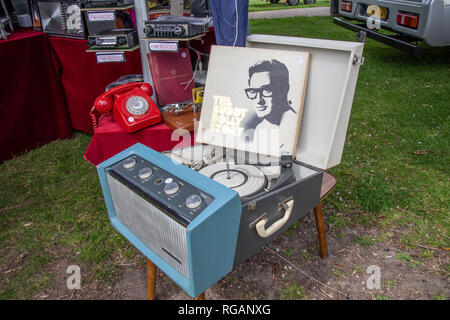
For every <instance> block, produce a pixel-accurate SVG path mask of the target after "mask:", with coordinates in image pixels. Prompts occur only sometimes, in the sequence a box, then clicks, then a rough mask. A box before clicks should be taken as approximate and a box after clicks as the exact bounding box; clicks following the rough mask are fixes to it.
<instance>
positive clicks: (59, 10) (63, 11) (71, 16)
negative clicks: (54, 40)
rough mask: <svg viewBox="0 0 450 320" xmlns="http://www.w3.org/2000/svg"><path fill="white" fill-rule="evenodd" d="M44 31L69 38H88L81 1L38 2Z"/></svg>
mask: <svg viewBox="0 0 450 320" xmlns="http://www.w3.org/2000/svg"><path fill="white" fill-rule="evenodd" d="M38 7H39V14H40V19H41V25H42V31H44V32H46V33H48V34H50V35H55V36H61V37H67V38H80V39H84V38H86V33H85V26H84V18H83V15H82V13H81V4H80V1H79V0H78V1H75V0H65V1H52V0H38Z"/></svg>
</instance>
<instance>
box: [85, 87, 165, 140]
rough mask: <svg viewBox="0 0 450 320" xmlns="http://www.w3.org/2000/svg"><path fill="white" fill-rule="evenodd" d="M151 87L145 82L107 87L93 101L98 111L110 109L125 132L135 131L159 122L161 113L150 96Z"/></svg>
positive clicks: (103, 111)
mask: <svg viewBox="0 0 450 320" xmlns="http://www.w3.org/2000/svg"><path fill="white" fill-rule="evenodd" d="M152 94H153V89H152V87H151V86H150V85H149V84H148V83H145V82H132V83H126V84H122V85H119V86H117V87H114V88H112V89H109V90H108V91H106V92H105V93H103V94H102V95H100V96H99V97H98V98H97V99H95V102H94V108H95V109H97V110H98V111H99V112H100V113H107V112H109V111H111V109H112V114H113V119H114V121H116V122H117V123H118V124H119V125H120V126H122V128H124V129H125V131H127V132H135V131H138V130H140V129H143V128H145V127H149V126H151V125H153V124H155V123H159V122H161V113H160V111H159V109H158V107H157V106H156V104H155V103H154V102H153V100H152V99H151V98H150V97H151V95H152Z"/></svg>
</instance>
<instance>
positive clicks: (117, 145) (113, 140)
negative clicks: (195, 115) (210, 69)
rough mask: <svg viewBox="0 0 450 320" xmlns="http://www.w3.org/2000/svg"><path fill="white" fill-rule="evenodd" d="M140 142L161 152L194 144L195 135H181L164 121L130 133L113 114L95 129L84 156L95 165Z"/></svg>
mask: <svg viewBox="0 0 450 320" xmlns="http://www.w3.org/2000/svg"><path fill="white" fill-rule="evenodd" d="M138 142H140V143H142V144H144V145H146V146H147V147H150V148H152V149H153V150H156V151H159V152H161V151H166V150H170V149H172V148H173V147H175V146H177V147H181V146H189V145H192V144H193V142H194V135H193V133H192V134H187V135H184V136H179V135H177V134H175V133H174V132H173V131H172V129H170V128H169V127H168V126H166V125H165V124H164V123H160V124H157V125H154V126H151V127H149V128H145V129H143V130H140V131H137V132H134V133H128V132H126V131H125V130H123V129H122V127H121V126H119V125H118V124H117V123H116V122H115V121H114V120H113V119H112V117H111V116H108V117H105V118H104V119H103V120H102V121H101V122H100V125H99V126H98V128H97V130H95V133H94V136H93V137H92V140H91V143H90V144H89V147H88V148H87V150H86V153H85V154H84V158H85V159H86V160H88V161H89V162H90V163H92V164H93V165H97V164H99V163H101V162H103V161H105V160H107V159H109V158H111V157H112V156H114V155H115V154H117V153H119V152H120V151H122V150H124V149H126V148H128V147H131V146H132V145H133V144H135V143H138Z"/></svg>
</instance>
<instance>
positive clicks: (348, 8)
mask: <svg viewBox="0 0 450 320" xmlns="http://www.w3.org/2000/svg"><path fill="white" fill-rule="evenodd" d="M352 9H353V3H351V2H349V1H341V10H342V11H345V12H352Z"/></svg>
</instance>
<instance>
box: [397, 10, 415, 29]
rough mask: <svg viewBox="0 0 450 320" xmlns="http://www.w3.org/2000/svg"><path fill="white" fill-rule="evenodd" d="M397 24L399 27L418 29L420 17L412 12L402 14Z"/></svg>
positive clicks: (399, 15) (398, 16) (398, 17)
mask: <svg viewBox="0 0 450 320" xmlns="http://www.w3.org/2000/svg"><path fill="white" fill-rule="evenodd" d="M397 24H398V25H399V26H403V27H408V28H413V29H417V26H418V25H419V15H418V14H416V13H410V12H400V13H399V14H398V15H397Z"/></svg>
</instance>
